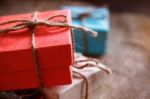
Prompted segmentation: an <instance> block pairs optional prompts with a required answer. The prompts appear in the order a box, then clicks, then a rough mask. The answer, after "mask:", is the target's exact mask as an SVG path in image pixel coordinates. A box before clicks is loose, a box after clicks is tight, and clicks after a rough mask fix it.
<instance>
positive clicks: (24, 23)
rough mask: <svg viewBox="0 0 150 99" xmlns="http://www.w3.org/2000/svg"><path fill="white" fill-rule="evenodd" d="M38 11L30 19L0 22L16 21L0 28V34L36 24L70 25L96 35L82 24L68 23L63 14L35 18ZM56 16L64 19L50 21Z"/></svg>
mask: <svg viewBox="0 0 150 99" xmlns="http://www.w3.org/2000/svg"><path fill="white" fill-rule="evenodd" d="M37 15H38V12H35V13H34V14H33V15H32V19H31V20H27V19H20V20H11V21H6V22H3V23H0V26H1V25H7V24H12V23H18V24H16V25H14V26H12V27H9V28H6V29H0V34H6V33H8V32H11V31H16V30H20V29H26V28H28V29H32V28H35V27H36V26H49V27H70V28H74V29H81V30H83V31H85V32H87V33H91V34H92V35H93V36H97V32H95V31H93V30H91V29H89V28H86V27H82V26H75V25H70V24H67V23H66V22H67V20H66V19H67V18H66V16H65V15H55V16H52V17H48V18H47V19H45V20H42V19H38V18H37ZM57 17H62V18H63V19H64V20H63V21H59V22H55V21H52V19H54V18H57Z"/></svg>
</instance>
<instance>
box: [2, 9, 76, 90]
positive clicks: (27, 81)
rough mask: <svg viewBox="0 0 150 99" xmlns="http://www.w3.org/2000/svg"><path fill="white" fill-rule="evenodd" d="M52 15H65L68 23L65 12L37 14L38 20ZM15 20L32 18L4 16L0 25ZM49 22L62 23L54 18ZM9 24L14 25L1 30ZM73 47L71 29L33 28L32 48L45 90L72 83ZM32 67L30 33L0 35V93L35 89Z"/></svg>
mask: <svg viewBox="0 0 150 99" xmlns="http://www.w3.org/2000/svg"><path fill="white" fill-rule="evenodd" d="M54 15H65V16H67V17H66V18H67V23H68V24H70V23H71V16H70V11H68V10H60V11H48V12H42V13H39V14H38V18H39V19H46V18H48V17H49V16H54ZM16 19H31V14H22V15H11V16H3V17H0V23H1V22H5V21H9V20H16ZM52 21H57V22H58V21H63V18H62V17H56V18H54V19H53V20H52ZM15 24H17V23H15ZM12 25H14V24H9V25H3V26H0V29H3V28H8V27H10V26H12ZM72 46H73V44H72V35H71V31H70V28H67V27H65V28H62V27H47V26H38V27H36V28H35V48H36V49H37V54H38V60H39V64H40V71H41V74H42V77H43V80H44V84H45V87H49V86H54V85H63V84H69V83H71V72H70V68H71V67H70V66H71V65H72V63H73V47H72ZM35 68H36V67H35V64H34V60H33V55H32V49H31V32H30V31H29V30H28V29H22V30H17V31H13V32H9V33H7V34H4V35H0V90H12V89H13V90H17V89H28V88H38V87H39V86H40V84H39V81H38V79H39V77H38V76H37V73H36V70H35Z"/></svg>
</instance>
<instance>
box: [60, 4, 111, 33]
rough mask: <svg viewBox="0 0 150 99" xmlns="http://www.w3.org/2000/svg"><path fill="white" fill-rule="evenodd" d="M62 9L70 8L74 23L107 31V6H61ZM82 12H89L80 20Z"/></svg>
mask: <svg viewBox="0 0 150 99" xmlns="http://www.w3.org/2000/svg"><path fill="white" fill-rule="evenodd" d="M62 9H70V10H71V13H72V18H73V24H74V25H82V26H85V27H87V28H91V29H93V30H96V31H99V32H108V31H109V10H108V8H107V7H98V8H96V7H91V6H90V7H81V6H62ZM82 14H86V15H87V14H89V15H87V16H85V18H83V20H80V16H81V15H82Z"/></svg>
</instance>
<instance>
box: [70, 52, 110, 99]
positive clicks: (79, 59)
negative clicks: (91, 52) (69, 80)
mask: <svg viewBox="0 0 150 99" xmlns="http://www.w3.org/2000/svg"><path fill="white" fill-rule="evenodd" d="M74 67H75V68H77V69H83V68H85V67H96V68H99V69H101V70H103V71H105V72H106V73H107V74H111V73H112V71H111V69H110V68H108V67H106V66H105V65H103V64H101V63H100V62H99V60H97V59H94V58H89V57H85V56H82V55H81V54H75V63H74ZM73 74H74V77H75V78H83V88H82V89H83V93H84V95H83V96H84V99H88V89H89V85H88V80H87V78H86V76H84V75H83V74H82V73H80V72H78V71H75V70H74V71H73Z"/></svg>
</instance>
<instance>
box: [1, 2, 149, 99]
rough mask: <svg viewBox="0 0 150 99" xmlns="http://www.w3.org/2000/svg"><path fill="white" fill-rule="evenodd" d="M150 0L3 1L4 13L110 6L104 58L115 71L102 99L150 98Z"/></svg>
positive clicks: (2, 12) (2, 9) (2, 13)
mask: <svg viewBox="0 0 150 99" xmlns="http://www.w3.org/2000/svg"><path fill="white" fill-rule="evenodd" d="M149 4H150V1H149V0H0V16H4V15H11V14H19V13H28V12H34V11H37V10H38V11H46V10H52V9H59V8H60V6H63V5H79V6H95V7H100V6H104V5H105V6H106V5H107V7H109V9H110V32H109V34H108V39H107V48H106V54H105V55H104V56H103V57H102V58H100V60H101V61H102V62H103V63H104V64H106V65H107V66H109V67H110V68H111V69H112V71H113V74H112V75H111V76H109V77H108V78H107V80H106V83H105V84H104V85H103V86H104V88H103V90H106V89H107V91H102V92H101V93H100V94H102V99H150V6H149Z"/></svg>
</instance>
